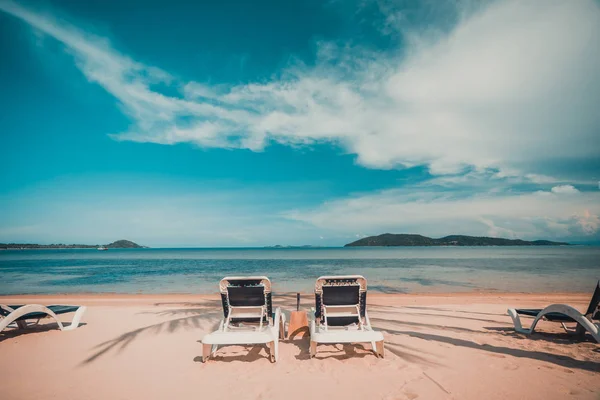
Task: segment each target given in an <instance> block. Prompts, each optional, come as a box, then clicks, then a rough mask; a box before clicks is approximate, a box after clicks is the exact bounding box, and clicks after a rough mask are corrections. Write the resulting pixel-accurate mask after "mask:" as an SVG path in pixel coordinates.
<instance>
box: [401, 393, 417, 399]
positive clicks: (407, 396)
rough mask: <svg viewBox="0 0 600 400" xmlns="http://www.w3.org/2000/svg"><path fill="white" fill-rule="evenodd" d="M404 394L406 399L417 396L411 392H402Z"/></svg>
mask: <svg viewBox="0 0 600 400" xmlns="http://www.w3.org/2000/svg"><path fill="white" fill-rule="evenodd" d="M404 395H405V396H406V398H407V399H408V400H415V399H416V398H417V397H419V395H418V394H416V393H413V392H404Z"/></svg>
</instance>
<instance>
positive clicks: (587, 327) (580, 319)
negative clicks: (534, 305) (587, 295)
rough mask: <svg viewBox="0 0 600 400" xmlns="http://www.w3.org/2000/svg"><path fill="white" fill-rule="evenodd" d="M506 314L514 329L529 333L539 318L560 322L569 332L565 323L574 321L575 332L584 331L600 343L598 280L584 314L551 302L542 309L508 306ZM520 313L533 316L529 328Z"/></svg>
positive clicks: (565, 305)
mask: <svg viewBox="0 0 600 400" xmlns="http://www.w3.org/2000/svg"><path fill="white" fill-rule="evenodd" d="M507 312H508V315H510V317H511V318H512V321H513V324H514V326H515V331H517V332H520V333H524V334H527V335H530V334H532V333H533V331H534V329H535V327H536V325H537V323H538V322H539V321H540V320H544V321H550V322H560V324H561V325H562V327H563V328H564V329H565V330H566V331H567V332H569V330H568V329H567V327H566V325H565V324H566V323H570V322H576V323H577V333H578V334H580V335H583V334H584V333H585V332H586V331H587V332H588V333H590V334H591V335H592V337H593V338H594V339H595V340H596V342H598V343H600V281H598V284H597V285H596V290H595V291H594V294H593V295H592V299H591V301H590V304H589V305H588V308H587V311H586V312H585V314H582V313H581V312H579V310H577V309H575V308H573V307H571V306H569V305H567V304H552V305H549V306H548V307H546V308H544V309H515V308H509V309H508V310H507ZM520 315H524V316H528V317H534V320H533V322H532V323H531V326H530V327H529V329H526V328H523V325H522V324H521V318H520Z"/></svg>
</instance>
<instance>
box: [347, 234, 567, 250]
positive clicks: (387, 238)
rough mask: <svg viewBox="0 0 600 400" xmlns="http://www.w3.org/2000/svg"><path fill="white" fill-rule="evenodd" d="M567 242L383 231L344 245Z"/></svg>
mask: <svg viewBox="0 0 600 400" xmlns="http://www.w3.org/2000/svg"><path fill="white" fill-rule="evenodd" d="M566 245H569V243H564V242H551V241H549V240H534V241H531V242H530V241H527V240H521V239H504V238H492V237H485V236H464V235H450V236H445V237H443V238H439V239H433V238H430V237H427V236H422V235H409V234H394V233H384V234H382V235H379V236H369V237H366V238H362V239H359V240H357V241H355V242H352V243H348V244H346V245H344V247H359V246H566Z"/></svg>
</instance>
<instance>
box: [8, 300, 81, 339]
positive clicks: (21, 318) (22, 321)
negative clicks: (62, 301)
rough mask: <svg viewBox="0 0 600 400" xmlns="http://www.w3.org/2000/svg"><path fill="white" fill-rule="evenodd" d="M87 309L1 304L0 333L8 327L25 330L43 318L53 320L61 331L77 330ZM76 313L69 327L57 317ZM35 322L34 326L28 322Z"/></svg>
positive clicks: (62, 306)
mask: <svg viewBox="0 0 600 400" xmlns="http://www.w3.org/2000/svg"><path fill="white" fill-rule="evenodd" d="M85 310H86V307H83V306H65V305H53V306H43V305H41V304H27V305H6V304H0V332H2V331H3V330H4V329H6V328H7V327H8V326H13V327H15V328H18V329H25V328H27V327H29V326H34V325H37V324H38V323H39V321H40V320H41V319H42V318H46V317H49V318H53V319H54V320H55V321H56V323H57V325H58V327H59V329H60V330H61V331H72V330H74V329H77V327H78V326H79V322H80V321H81V317H82V316H83V313H85ZM72 312H74V313H75V315H74V316H73V320H72V321H71V323H70V324H69V325H68V326H64V325H63V324H62V322H60V320H59V319H58V316H57V315H60V314H67V313H72ZM31 320H35V322H33V323H32V324H30V323H28V322H27V321H31Z"/></svg>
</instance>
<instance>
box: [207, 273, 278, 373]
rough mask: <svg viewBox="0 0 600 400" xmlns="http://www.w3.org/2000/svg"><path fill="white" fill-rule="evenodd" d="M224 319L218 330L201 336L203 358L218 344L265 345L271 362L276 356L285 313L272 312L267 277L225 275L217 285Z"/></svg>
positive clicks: (212, 353) (211, 353)
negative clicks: (267, 347)
mask: <svg viewBox="0 0 600 400" xmlns="http://www.w3.org/2000/svg"><path fill="white" fill-rule="evenodd" d="M219 288H220V292H221V301H222V304H223V314H224V319H223V320H221V322H220V324H219V329H218V330H216V331H215V332H212V333H209V334H207V335H205V336H204V338H202V361H203V362H206V361H207V360H208V358H209V357H210V356H211V355H214V354H215V352H216V351H217V350H218V347H219V346H224V345H232V344H267V345H268V346H269V350H270V351H269V353H270V356H271V360H272V361H273V362H275V361H277V359H278V358H279V339H280V338H281V339H283V338H284V337H285V332H284V327H285V315H283V314H282V313H281V309H279V308H277V309H276V310H275V313H273V312H272V299H271V281H269V279H268V278H267V277H266V276H249V277H226V278H223V279H222V280H221V282H220V284H219Z"/></svg>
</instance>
